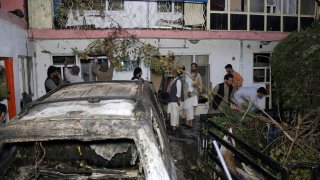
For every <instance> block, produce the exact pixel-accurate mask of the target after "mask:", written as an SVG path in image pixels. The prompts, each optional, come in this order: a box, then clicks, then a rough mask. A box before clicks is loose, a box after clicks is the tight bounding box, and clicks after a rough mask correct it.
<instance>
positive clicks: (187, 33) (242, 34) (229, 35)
mask: <svg viewBox="0 0 320 180" xmlns="http://www.w3.org/2000/svg"><path fill="white" fill-rule="evenodd" d="M113 31H114V30H113V29H106V30H76V29H63V30H55V29H29V30H28V37H29V38H32V39H99V38H106V37H109V36H110V35H111V34H112V32H113ZM132 35H133V36H136V37H137V38H166V39H186V38H188V39H233V40H259V41H280V40H282V39H284V38H286V37H287V35H288V33H287V32H255V31H192V30H153V29H149V30H148V29H125V30H124V33H122V34H121V35H120V37H128V36H132Z"/></svg>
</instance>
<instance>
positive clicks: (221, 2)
mask: <svg viewBox="0 0 320 180" xmlns="http://www.w3.org/2000/svg"><path fill="white" fill-rule="evenodd" d="M210 10H212V11H226V10H227V1H225V0H212V1H210Z"/></svg>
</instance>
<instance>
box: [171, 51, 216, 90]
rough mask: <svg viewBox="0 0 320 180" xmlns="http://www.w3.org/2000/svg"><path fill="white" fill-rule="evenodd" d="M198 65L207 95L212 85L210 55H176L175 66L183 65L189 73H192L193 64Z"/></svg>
mask: <svg viewBox="0 0 320 180" xmlns="http://www.w3.org/2000/svg"><path fill="white" fill-rule="evenodd" d="M193 62H195V63H197V65H198V72H199V73H200V75H201V78H202V83H203V87H204V88H203V90H204V92H203V93H205V92H206V90H207V89H208V88H209V83H210V66H209V55H195V56H193V55H175V56H174V64H175V66H177V65H181V66H184V67H185V68H186V71H187V72H191V63H193Z"/></svg>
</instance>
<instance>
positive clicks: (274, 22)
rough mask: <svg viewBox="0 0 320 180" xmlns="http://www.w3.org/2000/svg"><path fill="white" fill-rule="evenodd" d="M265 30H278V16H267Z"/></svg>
mask: <svg viewBox="0 0 320 180" xmlns="http://www.w3.org/2000/svg"><path fill="white" fill-rule="evenodd" d="M267 31H280V16H268V17H267Z"/></svg>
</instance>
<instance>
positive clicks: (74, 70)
mask: <svg viewBox="0 0 320 180" xmlns="http://www.w3.org/2000/svg"><path fill="white" fill-rule="evenodd" d="M67 64H68V63H67V61H65V62H64V75H65V76H66V79H67V81H69V82H70V83H77V82H83V79H82V78H81V77H79V76H78V75H79V72H80V68H79V66H77V65H73V66H72V67H71V69H70V70H69V69H68V68H67Z"/></svg>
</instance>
